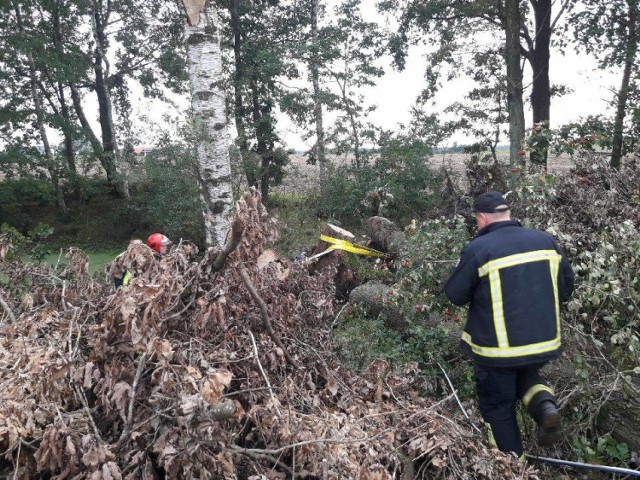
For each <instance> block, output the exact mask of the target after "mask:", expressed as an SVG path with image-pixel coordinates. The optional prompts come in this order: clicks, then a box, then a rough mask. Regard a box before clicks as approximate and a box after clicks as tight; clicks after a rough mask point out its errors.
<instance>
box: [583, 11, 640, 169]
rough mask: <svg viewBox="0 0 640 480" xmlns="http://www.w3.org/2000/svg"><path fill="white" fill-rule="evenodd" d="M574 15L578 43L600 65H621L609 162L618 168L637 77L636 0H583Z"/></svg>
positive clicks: (639, 37)
mask: <svg viewBox="0 0 640 480" xmlns="http://www.w3.org/2000/svg"><path fill="white" fill-rule="evenodd" d="M584 3H585V5H584V9H583V10H582V11H580V12H579V13H577V14H576V15H575V16H574V17H573V22H574V26H575V36H576V38H577V40H578V41H579V47H580V48H584V49H585V50H586V51H587V52H588V53H590V54H592V55H594V56H595V57H597V58H598V59H599V61H600V66H601V68H611V67H618V68H622V79H621V82H620V88H619V89H618V92H617V95H616V97H617V98H616V102H615V103H616V110H615V118H614V125H613V140H612V149H611V166H613V167H614V168H619V167H620V163H621V160H622V156H623V154H624V153H625V152H624V133H625V132H624V121H625V117H626V115H627V109H628V101H629V95H630V94H631V92H633V91H634V90H637V88H638V86H639V81H640V68H639V67H638V62H639V61H640V58H639V57H640V55H639V54H638V50H639V47H640V32H639V31H638V30H639V25H638V22H639V21H640V2H639V0H585V1H584Z"/></svg>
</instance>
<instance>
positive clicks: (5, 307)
mask: <svg viewBox="0 0 640 480" xmlns="http://www.w3.org/2000/svg"><path fill="white" fill-rule="evenodd" d="M0 305H2V309H3V310H4V313H6V314H7V317H9V320H11V323H16V317H15V315H14V314H13V311H12V310H11V307H10V306H9V305H8V304H7V302H5V301H4V297H3V296H2V293H0Z"/></svg>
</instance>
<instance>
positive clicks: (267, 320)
mask: <svg viewBox="0 0 640 480" xmlns="http://www.w3.org/2000/svg"><path fill="white" fill-rule="evenodd" d="M238 270H239V272H240V277H242V281H243V282H244V284H245V286H246V287H247V289H248V290H249V293H250V294H251V297H252V298H253V300H254V302H256V303H257V304H258V306H259V307H260V314H261V316H262V320H263V321H264V324H265V326H266V327H267V332H268V333H269V336H270V337H271V340H273V342H274V343H275V344H276V345H277V346H278V347H279V348H280V349H281V350H282V353H284V357H285V358H286V359H287V362H289V365H291V366H292V367H293V368H296V369H298V368H300V367H299V366H298V364H297V363H296V361H295V360H294V359H293V358H292V357H291V355H289V352H287V350H286V349H285V348H284V345H283V344H282V342H281V341H280V338H279V337H278V336H277V335H276V332H275V331H274V330H273V322H272V321H271V317H270V316H269V309H268V308H267V304H266V303H265V302H264V300H263V299H262V297H260V295H259V294H258V291H257V290H256V287H255V286H254V285H253V283H252V282H251V278H249V272H247V269H246V268H245V266H244V264H243V263H240V266H239V267H238Z"/></svg>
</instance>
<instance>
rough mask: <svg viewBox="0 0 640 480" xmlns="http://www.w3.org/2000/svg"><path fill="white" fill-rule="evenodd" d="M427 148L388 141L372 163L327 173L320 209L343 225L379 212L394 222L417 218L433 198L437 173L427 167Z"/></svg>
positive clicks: (341, 168) (427, 207) (416, 143)
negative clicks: (327, 178)
mask: <svg viewBox="0 0 640 480" xmlns="http://www.w3.org/2000/svg"><path fill="white" fill-rule="evenodd" d="M430 153H431V149H430V148H428V147H427V146H425V145H424V144H422V143H420V142H415V143H413V144H405V143H403V142H400V141H396V140H390V141H388V142H387V143H386V144H385V145H384V146H383V148H382V149H381V150H380V152H379V154H378V155H377V157H375V158H374V160H373V162H372V163H371V164H368V165H364V166H361V167H360V168H357V167H354V166H344V167H339V168H336V169H335V170H334V171H333V172H332V174H331V175H330V178H329V181H328V184H327V186H326V190H325V195H324V196H323V198H321V199H320V203H319V209H320V212H321V213H322V214H323V215H324V216H327V217H335V218H336V219H338V220H339V221H340V222H343V223H345V224H347V225H353V224H359V223H360V222H361V219H362V218H366V217H369V216H372V215H383V216H385V217H387V218H390V219H392V220H394V221H396V222H397V223H400V224H403V223H407V222H409V221H410V220H411V219H412V218H419V217H420V216H421V215H422V214H424V212H425V211H427V210H428V209H429V207H430V206H431V205H432V204H433V203H434V201H435V192H436V190H437V185H439V182H440V179H439V176H438V175H437V174H436V173H435V172H434V171H433V170H432V169H431V168H430V167H429V165H428V157H429V155H430Z"/></svg>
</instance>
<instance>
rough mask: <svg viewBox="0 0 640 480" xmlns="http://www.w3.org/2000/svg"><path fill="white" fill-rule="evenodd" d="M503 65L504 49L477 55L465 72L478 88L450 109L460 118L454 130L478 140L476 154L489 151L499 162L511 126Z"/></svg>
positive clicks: (449, 110) (449, 109)
mask: <svg viewBox="0 0 640 480" xmlns="http://www.w3.org/2000/svg"><path fill="white" fill-rule="evenodd" d="M503 63H504V47H498V48H496V49H493V50H488V51H486V52H477V53H475V54H474V55H473V57H472V59H471V62H470V63H469V64H468V65H466V66H465V67H464V70H465V73H466V75H467V76H468V77H469V78H471V79H473V80H474V81H475V83H476V84H477V86H476V87H474V88H472V89H471V91H470V92H469V93H468V94H467V95H466V96H465V98H464V100H461V101H457V102H454V103H453V104H452V105H450V106H449V107H447V109H446V111H447V112H453V113H455V114H456V118H457V120H456V121H454V122H453V124H452V125H450V127H451V128H454V129H455V130H462V131H464V132H466V133H467V134H470V135H472V136H473V138H475V139H477V143H476V144H475V145H474V148H475V149H476V151H478V152H482V151H485V150H486V149H487V148H488V149H489V151H490V152H491V156H492V158H493V160H494V161H497V160H498V155H497V147H498V144H499V143H500V140H501V139H502V134H503V125H504V124H505V123H508V118H507V106H506V99H507V93H506V92H507V76H506V73H505V71H504V66H503Z"/></svg>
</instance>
